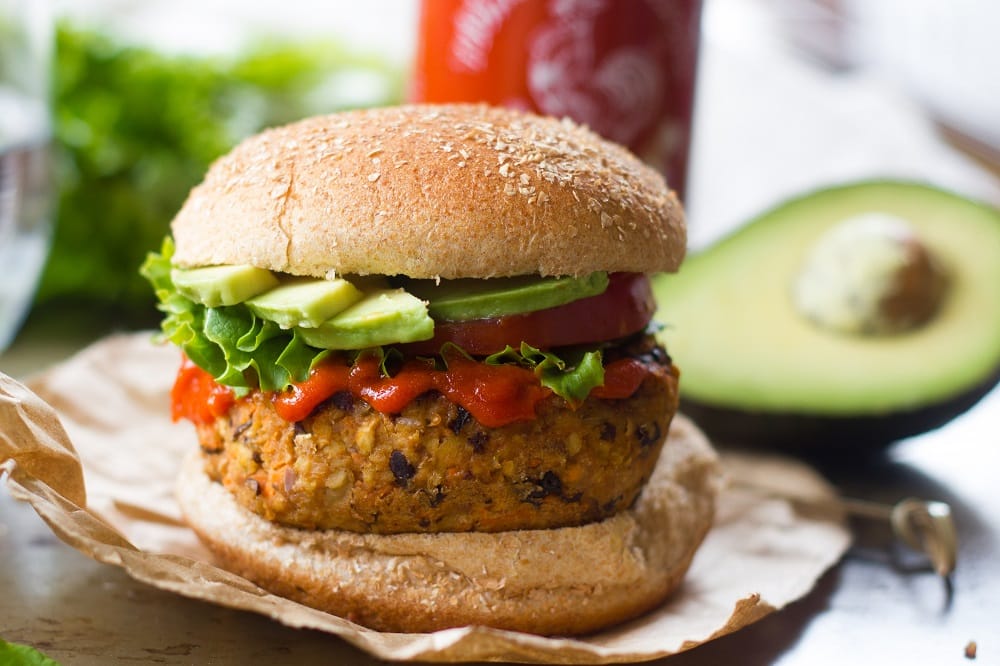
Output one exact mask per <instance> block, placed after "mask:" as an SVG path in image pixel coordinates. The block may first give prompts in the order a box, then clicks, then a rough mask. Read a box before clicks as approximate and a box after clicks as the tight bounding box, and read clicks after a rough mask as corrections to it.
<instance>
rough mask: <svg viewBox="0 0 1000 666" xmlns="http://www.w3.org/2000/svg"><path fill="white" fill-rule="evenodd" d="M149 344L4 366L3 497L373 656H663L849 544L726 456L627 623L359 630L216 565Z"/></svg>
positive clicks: (183, 589) (153, 573)
mask: <svg viewBox="0 0 1000 666" xmlns="http://www.w3.org/2000/svg"><path fill="white" fill-rule="evenodd" d="M151 338H152V336H151V334H145V333H140V334H132V335H119V336H113V337H110V338H107V339H105V340H103V341H101V342H98V343H97V344H95V345H93V346H92V347H89V348H88V349H86V350H84V351H83V352H81V353H80V354H78V355H77V356H75V357H74V358H72V359H70V360H69V361H67V362H65V363H63V364H62V365H60V366H57V367H56V368H54V369H52V370H50V371H48V372H46V373H45V374H44V375H41V376H39V377H37V378H35V379H34V380H32V381H30V382H29V386H28V387H26V386H24V385H22V384H20V383H18V382H16V381H14V380H13V379H11V378H9V377H7V376H6V375H3V374H2V373H0V474H2V472H4V471H6V472H7V486H8V488H9V490H10V492H11V493H12V495H13V496H14V497H16V498H18V499H20V500H24V501H27V502H30V503H31V505H32V506H33V507H34V508H35V510H36V511H37V512H38V513H39V515H41V517H42V518H43V519H44V520H45V521H46V522H47V523H48V524H49V526H50V527H51V528H52V530H53V531H54V532H55V533H56V534H57V535H58V536H59V537H60V538H61V539H62V540H63V541H65V542H66V543H68V544H70V545H71V546H73V547H75V548H77V549H78V550H80V551H81V552H83V553H85V554H87V555H89V556H90V557H93V558H94V559H97V560H99V561H101V562H105V563H108V564H112V565H115V566H119V567H122V568H123V569H124V570H125V571H126V572H127V573H128V574H129V575H131V576H133V577H134V578H136V579H138V580H140V581H143V582H146V583H149V584H150V585H153V586H155V587H158V588H161V589H165V590H170V591H173V592H176V593H178V594H181V595H184V596H188V597H192V598H196V599H203V600H207V601H211V602H215V603H218V604H221V605H223V606H229V607H233V608H239V609H244V610H249V611H254V612H257V613H260V614H263V615H266V616H269V617H272V618H274V619H276V620H278V621H280V622H283V623H284V624H287V625H289V626H293V627H307V628H312V629H318V630H322V631H326V632H329V633H331V634H335V635H337V636H340V637H341V638H343V639H344V640H347V641H348V642H350V643H352V644H353V645H355V646H357V647H359V648H361V649H363V650H365V651H367V652H369V653H370V654H372V655H374V656H377V657H380V658H383V659H392V660H421V661H486V660H492V661H519V662H538V663H553V664H556V663H560V664H568V663H611V662H623V661H643V660H649V659H655V658H659V657H664V656H667V655H670V654H674V653H676V652H679V651H682V650H686V649H689V648H691V647H694V646H696V645H699V644H701V643H703V642H705V641H708V640H711V639H713V638H717V637H719V636H722V635H724V634H727V633H730V632H732V631H735V630H737V629H739V628H741V627H744V626H746V625H747V624H750V623H752V622H755V621H757V620H759V619H760V618H762V617H764V616H765V615H767V614H769V613H771V612H772V611H774V610H776V609H779V608H781V607H783V606H784V605H786V604H787V603H789V602H791V601H793V600H795V599H797V598H799V597H801V596H803V595H804V594H805V593H806V592H808V591H809V590H810V589H811V587H812V586H813V584H814V583H815V581H816V580H817V579H818V578H819V576H820V575H821V574H822V573H823V571H825V570H826V569H827V568H828V567H829V566H831V565H832V564H833V563H834V562H836V561H837V560H838V559H839V558H840V556H841V555H842V554H843V552H844V550H845V549H846V548H847V546H848V543H849V533H848V531H847V530H846V529H845V527H844V524H843V520H842V517H841V516H839V515H838V514H837V513H836V512H830V511H816V510H810V509H809V507H815V506H817V505H823V504H827V505H828V504H830V501H831V500H832V499H834V498H835V495H834V493H833V491H832V490H831V489H830V488H829V487H828V486H827V484H826V483H825V482H824V481H823V480H822V479H821V478H820V477H819V476H818V475H816V474H815V473H814V472H812V471H811V470H810V469H809V468H808V467H806V466H804V465H802V464H801V463H797V462H793V461H790V460H787V459H782V458H777V457H763V456H750V455H746V454H743V455H735V454H726V455H724V457H723V465H724V469H725V471H726V474H727V476H728V477H729V479H730V480H731V483H730V485H729V486H728V487H727V489H726V490H725V491H724V492H723V494H722V496H721V498H720V502H719V510H718V516H717V520H716V524H715V526H714V527H713V529H712V531H711V532H710V533H709V536H708V538H707V539H706V541H705V543H704V545H703V546H702V548H701V549H700V551H699V552H698V554H697V555H696V557H695V560H694V562H693V564H692V567H691V569H690V571H689V572H688V575H687V578H686V580H685V583H684V585H683V586H682V588H681V589H680V590H679V591H678V592H677V593H676V594H675V595H674V596H673V597H672V598H671V599H669V600H668V601H667V602H666V603H665V604H664V605H663V606H662V607H660V608H659V609H657V610H655V611H653V612H651V613H649V614H647V615H645V616H643V617H641V618H639V619H638V620H635V621H632V622H630V623H627V624H625V625H622V626H619V627H616V628H614V629H612V630H609V631H605V632H603V633H600V634H595V635H592V636H588V637H584V638H578V639H560V638H543V637H539V636H531V635H526V634H519V633H514V632H505V631H498V630H492V629H485V628H482V627H466V628H459V629H450V630H447V631H441V632H436V633H433V634H388V633H380V632H375V631H371V630H369V629H365V628H364V627H360V626H358V625H355V624H353V623H351V622H349V621H347V620H344V619H342V618H338V617H335V616H332V615H329V614H327V613H323V612H320V611H316V610H313V609H310V608H307V607H305V606H302V605H300V604H297V603H295V602H292V601H288V600H286V599H282V598H279V597H276V596H274V595H271V594H269V593H267V592H266V591H264V590H262V589H260V588H258V587H257V586H256V585H254V584H252V583H250V582H248V581H246V580H244V579H243V578H240V577H238V576H235V575H233V574H230V573H228V572H225V571H223V570H221V569H219V568H217V567H215V566H213V564H212V558H211V555H210V554H209V552H208V551H207V550H206V549H205V548H204V547H203V546H202V545H201V544H200V543H199V542H198V540H197V539H196V537H195V536H194V534H193V533H192V532H191V531H190V530H188V529H187V528H186V527H185V526H184V525H183V523H182V522H181V517H180V512H179V509H178V507H177V505H176V503H175V501H174V498H173V485H174V477H175V474H176V471H177V469H178V468H179V465H180V462H181V459H182V458H183V456H184V454H186V453H187V452H188V451H190V450H191V449H192V448H193V447H195V446H196V443H195V439H194V433H193V430H192V428H191V427H190V425H189V424H187V423H179V424H174V423H171V422H170V419H169V405H168V392H169V387H170V384H171V382H172V380H173V376H174V374H175V371H176V369H177V366H178V363H179V356H178V352H177V351H176V350H175V349H173V348H171V347H161V346H156V345H154V344H153V343H152V342H151ZM29 387H30V388H29ZM84 486H86V490H84ZM789 497H793V498H795V500H794V501H793V500H791V499H788V498H789Z"/></svg>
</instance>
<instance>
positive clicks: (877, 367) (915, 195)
mask: <svg viewBox="0 0 1000 666" xmlns="http://www.w3.org/2000/svg"><path fill="white" fill-rule="evenodd" d="M871 214H877V215H878V216H883V217H891V218H892V219H894V220H897V219H898V220H904V221H905V222H907V223H908V224H909V225H910V228H912V230H913V233H914V235H915V237H916V238H919V239H920V241H921V242H922V243H923V246H924V247H925V248H926V250H927V252H928V253H929V254H930V256H932V257H933V258H934V261H935V265H937V266H939V267H940V268H941V272H942V274H943V279H944V289H943V293H942V294H941V296H940V303H939V304H937V305H936V306H935V308H934V309H933V314H931V315H930V317H929V318H928V319H927V320H926V321H923V322H921V323H918V324H915V325H913V326H912V327H911V328H908V329H907V330H903V331H895V332H890V333H885V332H880V333H868V334H866V333H858V332H853V333H851V332H845V331H841V330H835V329H834V328H831V327H829V326H825V325H823V324H822V323H817V321H815V319H814V318H812V319H811V318H810V317H809V316H807V315H806V314H804V313H803V308H802V307H801V306H800V305H798V304H797V303H796V301H795V298H794V295H793V293H794V290H795V285H796V281H797V280H799V279H800V277H801V276H802V274H803V271H804V270H805V267H806V266H808V261H809V257H810V256H814V252H815V248H816V247H817V243H819V242H822V241H823V238H826V237H828V236H829V235H830V234H829V231H830V230H831V229H833V228H834V227H837V226H838V225H841V224H843V223H844V221H845V220H856V219H857V218H859V216H862V217H863V216H871ZM848 247H849V249H850V250H851V254H852V256H857V255H855V254H854V253H853V246H848ZM859 251H860V250H859ZM873 254H877V253H873ZM834 273H836V271H834ZM654 291H655V294H656V297H657V300H658V303H659V312H658V313H657V321H659V322H660V323H662V324H663V325H664V328H663V329H662V331H660V332H659V333H658V337H659V338H660V340H661V341H662V342H663V343H664V344H665V345H666V346H667V349H668V350H669V351H670V354H671V356H672V357H674V358H675V359H677V363H678V365H679V367H680V368H681V383H680V384H681V400H682V408H683V409H685V410H686V411H687V412H688V413H689V414H690V415H691V416H693V417H694V418H696V419H697V420H698V421H699V424H700V425H701V426H702V427H703V428H705V429H706V430H707V431H708V432H709V434H711V435H713V436H714V437H716V438H718V439H720V440H723V441H731V442H744V443H759V444H765V445H774V446H782V447H786V448H787V447H798V448H802V447H809V446H813V445H818V444H824V445H831V444H832V445H838V446H852V445H872V444H886V443H889V442H892V441H895V440H897V439H900V438H903V437H907V436H910V435H915V434H918V433H920V432H924V431H926V430H929V429H931V428H934V427H937V426H940V425H942V424H943V423H945V422H947V421H948V420H950V419H951V418H952V417H954V416H956V415H958V414H960V413H961V412H962V411H964V410H966V409H968V408H969V407H970V406H971V405H973V404H975V402H976V401H977V400H978V399H979V398H980V397H982V396H983V395H984V394H985V393H986V392H988V391H989V390H990V388H992V387H993V386H994V385H995V384H996V383H997V380H998V379H1000V211H998V210H996V209H994V208H991V207H989V206H987V205H984V204H981V203H977V202H973V201H969V200H967V199H965V198H962V197H960V196H958V195H956V194H953V193H949V192H946V191H942V190H940V189H936V188H933V187H930V186H927V185H922V184H916V183H908V182H892V181H877V182H863V183H857V184H851V185H846V186H839V187H834V188H830V189H826V190H822V191H817V192H813V193H810V194H807V195H805V196H803V197H801V198H797V199H794V200H791V201H788V202H786V203H784V204H782V205H779V206H778V207H777V208H774V209H772V210H770V211H768V212H766V213H764V214H763V215H761V216H760V217H758V218H757V219H755V220H753V221H752V222H750V223H749V224H747V225H745V226H743V227H741V228H740V229H738V230H737V231H736V232H735V233H733V234H731V235H730V236H728V237H726V238H725V239H723V240H721V241H720V242H718V243H717V244H715V245H714V246H712V247H710V248H708V249H707V250H705V251H703V252H701V253H699V254H696V255H694V256H692V257H690V258H688V259H687V260H686V261H685V263H684V265H683V266H682V268H681V270H680V272H679V273H677V274H675V275H669V276H660V277H658V278H657V279H656V281H655V282H654Z"/></svg>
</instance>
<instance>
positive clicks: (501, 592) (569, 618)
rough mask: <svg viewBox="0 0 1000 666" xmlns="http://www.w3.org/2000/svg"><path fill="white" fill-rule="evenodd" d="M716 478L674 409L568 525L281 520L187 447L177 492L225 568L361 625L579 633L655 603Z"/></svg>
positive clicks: (710, 456) (709, 458)
mask: <svg viewBox="0 0 1000 666" xmlns="http://www.w3.org/2000/svg"><path fill="white" fill-rule="evenodd" d="M720 478H721V477H720V472H719V466H718V459H717V457H716V455H715V453H714V452H713V451H712V448H711V446H710V445H709V444H708V441H707V440H706V439H705V437H704V435H702V434H701V432H700V431H699V430H697V429H696V428H695V427H694V425H693V424H692V423H691V422H690V421H688V420H687V419H685V418H684V417H682V416H678V417H676V418H675V419H674V421H673V424H672V425H671V428H670V434H669V437H668V439H667V442H666V444H665V445H664V447H663V452H662V454H661V455H660V460H659V462H658V463H657V466H656V469H655V470H654V471H653V475H652V477H651V478H650V480H649V483H648V484H647V485H646V487H645V488H644V489H643V491H642V494H641V495H640V496H639V499H638V500H637V501H636V503H635V504H634V505H633V506H632V507H631V508H630V509H628V510H626V511H623V512H621V513H619V514H617V515H615V516H613V517H611V518H608V519H606V520H603V521H601V522H597V523H589V524H587V525H582V526H580V527H564V528H559V529H540V530H518V531H509V532H494V533H483V532H449V533H436V534H389V535H380V534H360V533H355V532H346V531H341V530H319V531H310V530H303V529H298V528H293V527H285V526H282V525H278V524H275V523H271V522H269V521H267V520H265V519H264V518H261V517H260V516H258V515H256V514H254V513H251V512H250V511H247V510H246V509H244V508H242V507H241V506H239V505H238V504H237V503H236V502H235V500H233V498H232V496H231V495H230V494H229V492H228V491H227V490H226V489H224V488H223V487H222V486H221V485H220V484H218V483H215V482H213V481H211V480H209V478H208V477H207V476H206V475H205V473H204V471H203V465H202V462H201V457H200V455H198V454H197V453H196V454H195V455H192V456H190V457H189V458H188V459H187V460H186V461H185V464H184V468H183V470H182V472H181V477H180V480H179V485H178V499H179V500H180V504H181V508H182V510H183V512H184V515H185V517H186V518H187V520H188V523H189V524H190V525H191V526H192V528H193V529H194V530H195V531H196V532H197V533H198V536H199V537H200V538H201V539H202V541H204V542H205V544H206V545H208V547H209V548H210V549H211V550H212V551H213V552H214V553H215V555H216V556H217V558H218V560H219V562H220V564H221V565H222V566H223V567H224V568H226V569H229V570H230V571H233V572H235V573H238V574H240V575H242V576H244V577H246V578H248V579H250V580H252V581H254V582H256V583H257V584H259V585H260V586H261V587H263V588H265V589H267V590H270V591H271V592H273V593H275V594H278V595H281V596H283V597H287V598H289V599H294V600H296V601H298V602H301V603H303V604H306V605H308V606H312V607H314V608H318V609H321V610H324V611H327V612H330V613H333V614H334V615H338V616H341V617H344V618H347V619H349V620H352V621H354V622H357V623H359V624H362V625H365V626H368V627H371V628H373V629H377V630H381V631H401V632H426V631H435V630H438V629H445V628H449V627H456V626H463V625H469V624H476V625H486V626H491V627H497V628H501V629H511V630H517V631H525V632H531V633H537V634H548V635H552V634H581V633H586V632H590V631H594V630H597V629H600V628H603V627H607V626H609V625H612V624H615V623H618V622H622V621H624V620H627V619H630V618H633V617H635V616H637V615H639V614H641V613H643V612H645V611H647V610H649V609H651V608H653V607H655V606H656V605H658V604H659V603H661V602H662V601H663V600H664V599H665V598H666V597H667V595H669V594H670V592H671V591H673V590H674V589H675V588H676V587H677V586H678V585H679V584H680V582H681V580H682V579H683V576H684V573H685V572H686V571H687V568H688V565H689V564H690V562H691V558H692V557H693V556H694V553H695V551H696V550H697V548H698V546H699V545H700V544H701V541H702V539H703V538H704V536H705V533H706V532H707V531H708V528H709V526H710V525H711V523H712V520H713V517H714V513H715V500H716V495H717V493H718V489H719V487H720Z"/></svg>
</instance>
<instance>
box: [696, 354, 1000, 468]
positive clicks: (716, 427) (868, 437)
mask: <svg viewBox="0 0 1000 666" xmlns="http://www.w3.org/2000/svg"><path fill="white" fill-rule="evenodd" d="M998 382H1000V368H997V370H996V371H995V372H994V373H993V375H992V376H991V377H990V378H989V379H988V380H987V381H985V382H983V383H982V384H980V385H979V386H976V387H974V388H972V389H970V390H969V391H966V392H965V393H962V394H961V395H957V396H955V397H954V398H951V399H950V400H946V401H944V402H941V403H938V404H935V405H930V406H927V407H922V408H920V409H911V410H906V411H898V412H893V413H891V414H884V415H866V416H850V417H843V416H826V415H815V414H794V413H790V412H787V413H778V412H750V411H746V410H740V409H729V408H725V407H717V406H714V405H707V404H704V403H700V402H698V401H696V400H685V399H684V398H681V411H682V412H683V413H685V414H686V415H687V416H689V417H691V418H692V419H693V420H694V421H695V423H697V424H698V425H699V426H700V427H701V429H702V430H704V431H705V433H706V434H707V435H708V436H709V437H710V438H711V439H712V440H713V441H714V442H716V443H718V444H720V445H734V446H751V447H767V448H772V449H779V450H783V451H787V452H789V453H815V452H816V451H817V450H824V451H832V452H843V451H850V452H852V453H858V454H861V455H864V453H865V452H871V453H876V452H879V451H881V450H882V449H884V448H885V447H886V446H888V445H890V444H892V443H894V442H896V441H899V440H901V439H904V438H906V437H913V436H915V435H919V434H922V433H925V432H928V431H930V430H934V429H935V428H940V427H941V426H943V425H945V424H946V423H948V422H949V421H951V420H952V419H953V418H955V417H956V416H959V415H961V414H963V413H964V412H966V411H968V410H969V409H971V408H972V407H973V406H974V405H975V404H976V403H977V402H979V400H981V399H982V398H983V397H984V396H985V395H986V394H988V393H989V392H990V391H991V390H992V389H993V388H994V387H995V386H996V385H997V383H998ZM681 384H682V386H683V381H682V382H681Z"/></svg>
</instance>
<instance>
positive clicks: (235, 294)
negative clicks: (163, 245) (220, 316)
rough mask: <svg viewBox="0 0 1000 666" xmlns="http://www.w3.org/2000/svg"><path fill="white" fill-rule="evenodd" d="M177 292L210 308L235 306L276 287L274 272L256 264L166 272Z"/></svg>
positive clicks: (276, 281) (276, 279) (276, 280)
mask: <svg viewBox="0 0 1000 666" xmlns="http://www.w3.org/2000/svg"><path fill="white" fill-rule="evenodd" d="M170 279H171V280H173V282H174V286H175V287H176V288H177V291H178V292H180V293H181V294H182V295H183V296H186V297H187V298H190V299H191V300H192V301H196V302H198V303H201V304H202V305H205V306H207V307H210V308H217V307H219V306H222V305H236V304H237V303H242V302H243V301H245V300H247V299H249V298H253V297H254V296H256V295H257V294H260V293H263V292H265V291H267V290H268V289H273V288H274V287H277V286H278V284H279V282H278V278H277V277H275V276H274V273H272V272H271V271H269V270H267V269H264V268H257V267H256V266H205V267H203V268H175V269H173V270H171V271H170Z"/></svg>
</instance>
